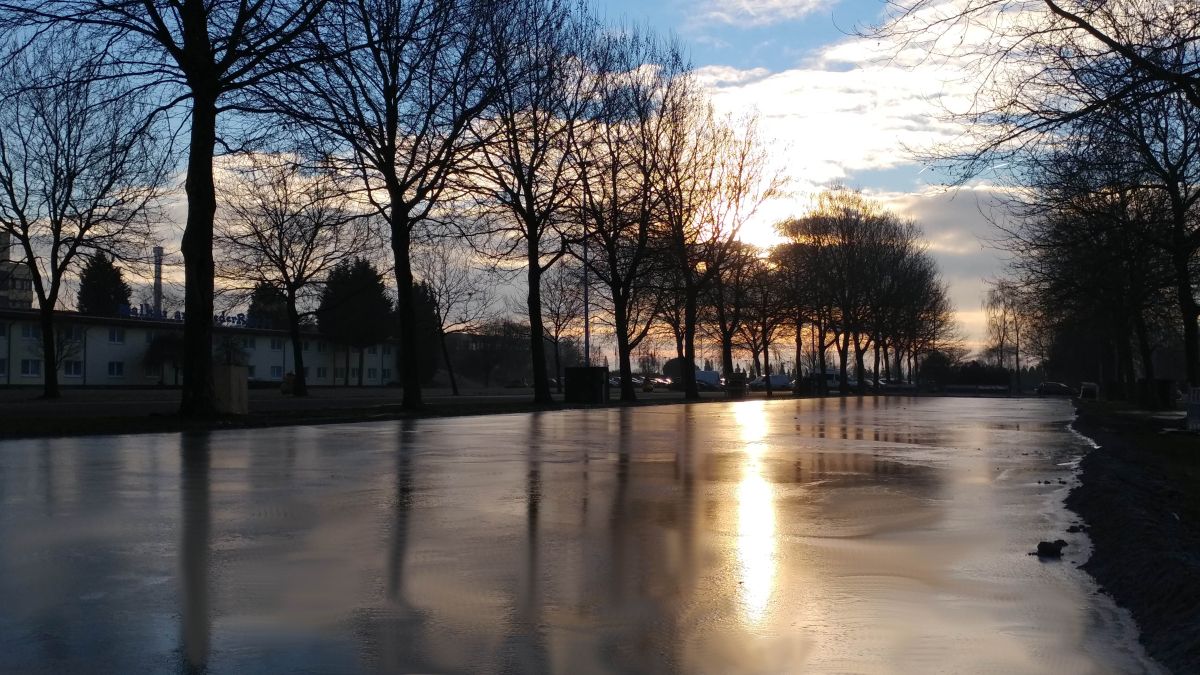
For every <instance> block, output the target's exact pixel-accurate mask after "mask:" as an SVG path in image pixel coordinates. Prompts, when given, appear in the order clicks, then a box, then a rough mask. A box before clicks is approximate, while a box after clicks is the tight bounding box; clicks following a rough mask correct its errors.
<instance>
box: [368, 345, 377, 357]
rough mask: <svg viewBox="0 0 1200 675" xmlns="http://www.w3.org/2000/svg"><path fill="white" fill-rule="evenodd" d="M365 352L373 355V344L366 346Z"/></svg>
mask: <svg viewBox="0 0 1200 675" xmlns="http://www.w3.org/2000/svg"><path fill="white" fill-rule="evenodd" d="M367 353H368V354H370V355H372V356H374V355H375V345H371V346H370V347H367Z"/></svg>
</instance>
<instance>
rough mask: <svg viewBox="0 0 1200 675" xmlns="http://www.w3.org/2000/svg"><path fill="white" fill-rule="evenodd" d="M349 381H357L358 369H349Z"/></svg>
mask: <svg viewBox="0 0 1200 675" xmlns="http://www.w3.org/2000/svg"><path fill="white" fill-rule="evenodd" d="M350 379H352V380H357V379H358V368H351V369H350Z"/></svg>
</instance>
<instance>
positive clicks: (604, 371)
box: [563, 366, 608, 403]
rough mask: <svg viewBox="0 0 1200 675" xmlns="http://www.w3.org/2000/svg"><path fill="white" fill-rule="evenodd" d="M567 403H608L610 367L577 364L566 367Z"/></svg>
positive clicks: (564, 395)
mask: <svg viewBox="0 0 1200 675" xmlns="http://www.w3.org/2000/svg"><path fill="white" fill-rule="evenodd" d="M564 371H565V373H566V377H565V379H566V383H565V384H566V386H565V388H564V392H563V397H564V399H565V400H566V402H567V403H607V402H608V368H601V367H595V366H593V367H590V368H589V367H585V366H575V367H570V368H565V369H564Z"/></svg>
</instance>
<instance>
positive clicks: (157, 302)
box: [154, 246, 163, 319]
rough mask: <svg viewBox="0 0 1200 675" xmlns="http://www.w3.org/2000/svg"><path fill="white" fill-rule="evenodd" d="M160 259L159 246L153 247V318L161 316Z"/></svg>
mask: <svg viewBox="0 0 1200 675" xmlns="http://www.w3.org/2000/svg"><path fill="white" fill-rule="evenodd" d="M162 259H163V250H162V247H161V246H155V247H154V318H156V319H157V318H160V317H161V316H162Z"/></svg>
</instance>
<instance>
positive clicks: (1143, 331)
mask: <svg viewBox="0 0 1200 675" xmlns="http://www.w3.org/2000/svg"><path fill="white" fill-rule="evenodd" d="M1133 326H1134V332H1135V333H1137V341H1138V357H1139V358H1141V360H1142V380H1143V381H1144V382H1145V384H1143V385H1142V387H1143V388H1142V401H1143V403H1144V404H1145V405H1147V406H1149V407H1150V408H1151V409H1156V408H1161V407H1163V406H1164V405H1165V404H1166V403H1167V401H1161V400H1159V398H1158V385H1157V383H1156V382H1155V377H1154V348H1153V347H1151V346H1150V332H1149V331H1148V330H1147V328H1146V317H1145V316H1144V315H1143V314H1142V311H1141V310H1140V309H1139V310H1136V311H1134V314H1133Z"/></svg>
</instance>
